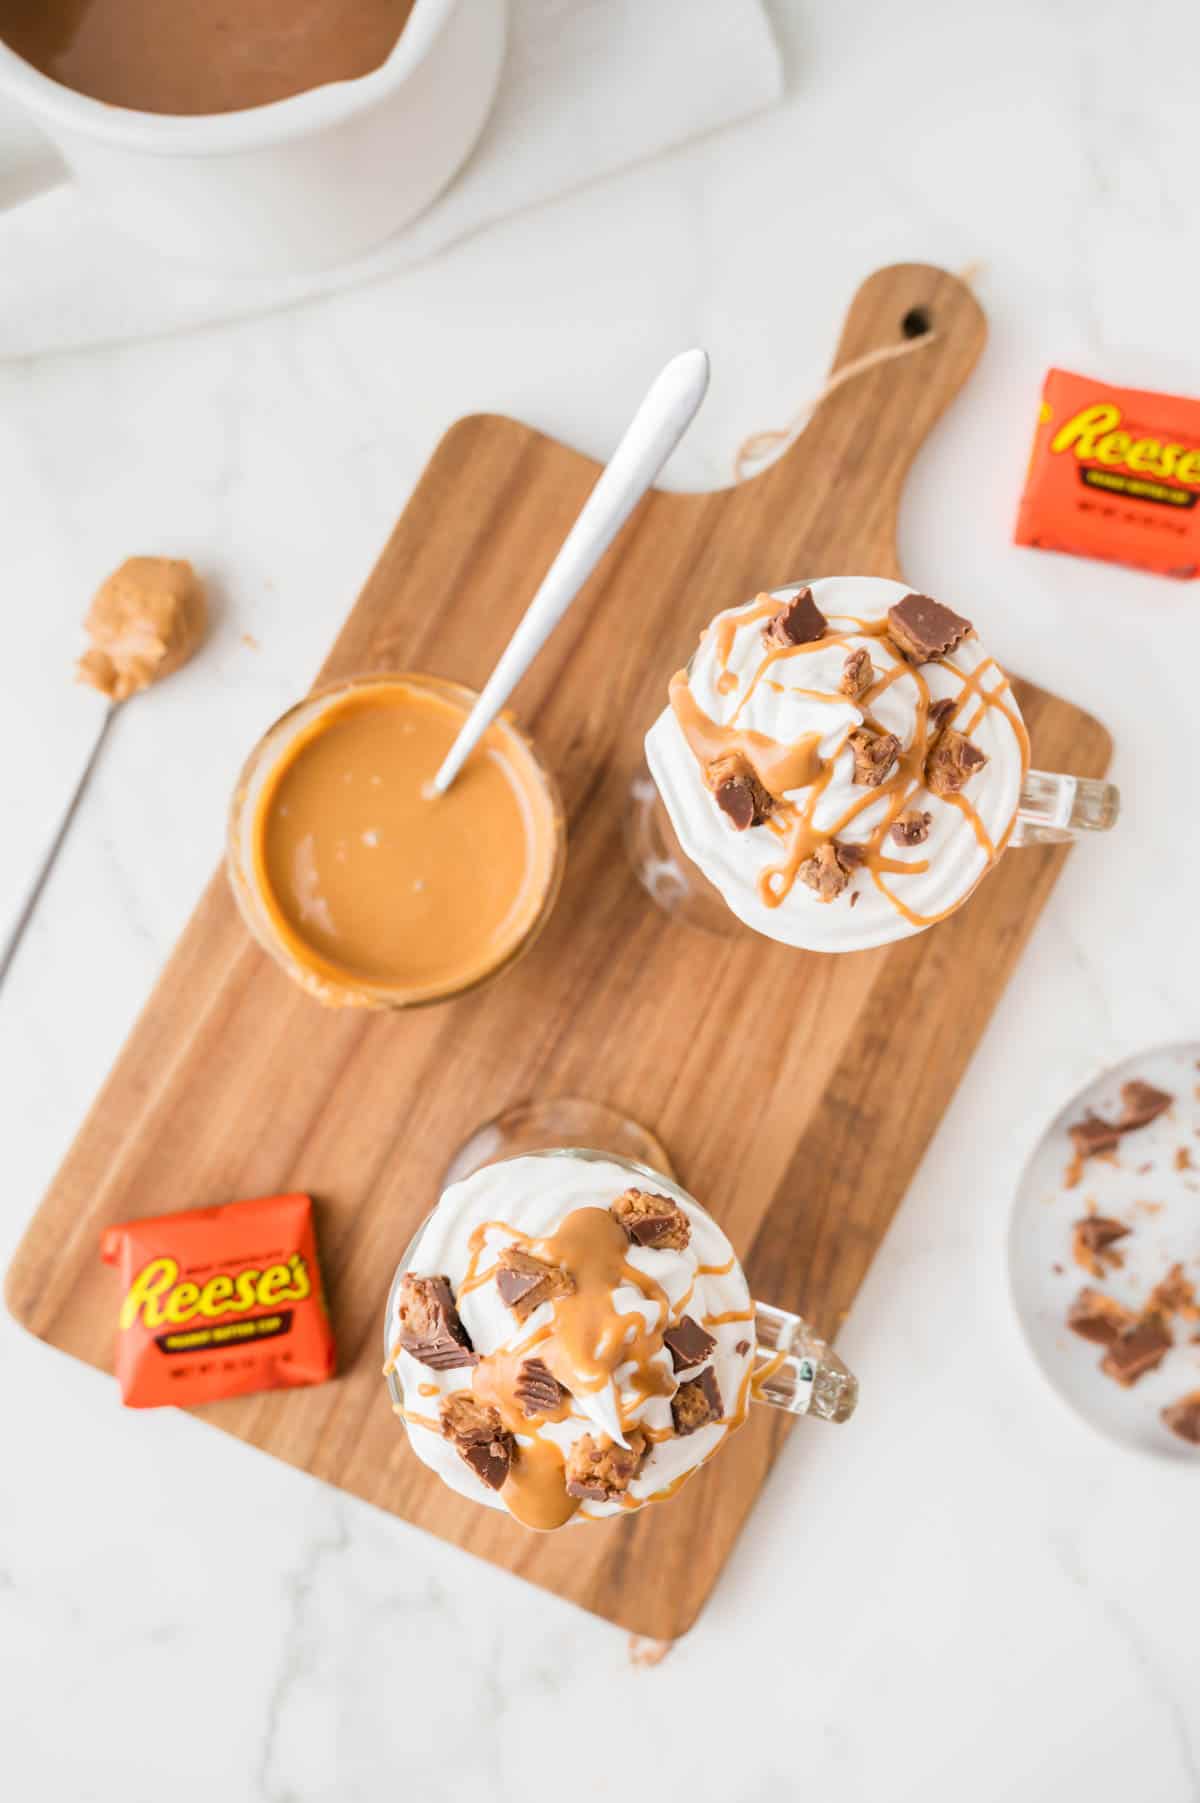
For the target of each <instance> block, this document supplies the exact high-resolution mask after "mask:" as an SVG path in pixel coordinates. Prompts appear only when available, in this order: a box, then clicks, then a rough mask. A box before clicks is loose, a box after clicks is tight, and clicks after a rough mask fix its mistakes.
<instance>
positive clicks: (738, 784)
mask: <svg viewBox="0 0 1200 1803" xmlns="http://www.w3.org/2000/svg"><path fill="white" fill-rule="evenodd" d="M704 780H705V782H706V784H707V785H708V787H709V789H710V790H711V791H712V794H713V796H714V798H715V800H716V803H717V806H718V807H719V808H720V810H721V812H722V813H723V814H724V815H725V816H726V818H727V819H728V821H729V824H730V825H731V826H732V827H733V828H734V830H735V831H736V832H739V833H744V832H745V831H746V828H747V827H750V826H761V825H762V823H763V821H764V820H765V819H766V818H767V815H768V814H769V813H770V812H771V810H772V809H773V808H774V806H775V797H774V796H773V795H772V794H771V793H770V792H769V791H768V790H767V789H764V787H763V785H762V784H761V783H760V782H759V780H758V778H757V776H756V775H755V774H754V771H753V770H752V769H751V768H750V765H749V764H748V763H747V761H746V759H745V758H744V757H742V755H741V754H740V752H736V751H734V752H730V753H728V755H727V756H725V757H719V758H714V759H713V761H712V763H711V764H709V765H707V766H706V768H705V771H704Z"/></svg>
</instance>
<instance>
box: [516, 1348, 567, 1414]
mask: <svg viewBox="0 0 1200 1803" xmlns="http://www.w3.org/2000/svg"><path fill="white" fill-rule="evenodd" d="M513 1393H514V1395H515V1396H516V1399H517V1401H518V1402H519V1403H520V1405H521V1413H522V1414H523V1415H529V1416H531V1417H532V1416H535V1415H555V1414H557V1413H558V1411H559V1409H561V1407H562V1405H563V1403H564V1402H565V1401H566V1399H567V1392H566V1391H565V1390H564V1389H563V1386H562V1385H561V1384H560V1383H559V1381H558V1379H557V1378H556V1377H553V1376H552V1375H551V1373H550V1371H549V1369H548V1367H547V1366H546V1365H545V1364H544V1363H543V1362H542V1360H541V1359H526V1360H525V1362H524V1364H523V1365H522V1366H521V1369H520V1370H519V1371H518V1373H517V1379H516V1382H515V1383H514V1385H513Z"/></svg>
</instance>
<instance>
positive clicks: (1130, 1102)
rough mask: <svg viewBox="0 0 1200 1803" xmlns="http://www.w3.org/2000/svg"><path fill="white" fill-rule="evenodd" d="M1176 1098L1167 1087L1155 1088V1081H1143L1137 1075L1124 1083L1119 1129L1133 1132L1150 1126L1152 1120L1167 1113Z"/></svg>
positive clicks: (1123, 1131)
mask: <svg viewBox="0 0 1200 1803" xmlns="http://www.w3.org/2000/svg"><path fill="white" fill-rule="evenodd" d="M1174 1100H1175V1097H1174V1096H1172V1095H1168V1094H1167V1092H1166V1090H1165V1089H1155V1087H1154V1085H1153V1083H1143V1082H1142V1080H1141V1078H1140V1077H1135V1078H1134V1080H1133V1082H1132V1083H1122V1085H1121V1103H1122V1109H1121V1118H1120V1120H1119V1121H1118V1122H1117V1128H1118V1131H1119V1132H1121V1133H1133V1132H1136V1130H1137V1129H1138V1128H1139V1127H1148V1126H1149V1125H1150V1123H1151V1121H1156V1120H1157V1119H1158V1117H1159V1115H1160V1114H1165V1113H1166V1111H1167V1109H1168V1108H1169V1107H1170V1106H1171V1103H1172V1102H1173V1101H1174Z"/></svg>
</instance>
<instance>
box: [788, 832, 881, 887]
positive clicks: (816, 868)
mask: <svg viewBox="0 0 1200 1803" xmlns="http://www.w3.org/2000/svg"><path fill="white" fill-rule="evenodd" d="M866 861H867V854H866V852H865V851H864V850H863V848H862V846H861V845H843V844H842V843H841V842H840V841H839V840H837V839H827V840H826V842H825V844H824V845H818V847H817V849H816V851H814V853H813V855H812V857H811V858H805V860H804V862H803V864H801V866H800V868H799V870H798V871H797V873H796V874H797V876H798V877H799V878H800V881H801V882H802V883H805V884H807V886H808V887H809V888H810V889H815V890H816V892H817V900H818V901H823V902H831V901H836V900H837V898H838V896H839V895H840V894H841V893H842V891H843V890H844V889H845V887H846V885H847V884H848V883H849V881H850V878H851V876H852V875H853V874H854V872H855V871H856V870H857V869H859V867H860V866H861V865H863V864H865V863H866Z"/></svg>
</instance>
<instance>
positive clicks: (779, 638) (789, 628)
mask: <svg viewBox="0 0 1200 1803" xmlns="http://www.w3.org/2000/svg"><path fill="white" fill-rule="evenodd" d="M828 625H829V621H828V620H827V619H826V618H825V615H824V614H823V613H822V612H821V610H820V608H819V607H818V606H817V604H816V602H815V601H814V600H813V592H812V590H811V589H810V588H802V589H801V590H800V592H799V594H796V595H793V596H792V598H791V600H790V601H785V602H784V604H783V606H782V607H781V608H780V610H779V612H778V613H777V614H772V616H771V618H770V619H769V620H768V621H767V623H766V625H765V626H764V627H763V637H764V639H766V641H767V643H768V645H811V644H812V642H813V640H814V639H823V638H824V637H825V632H826V629H827V628H828Z"/></svg>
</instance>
